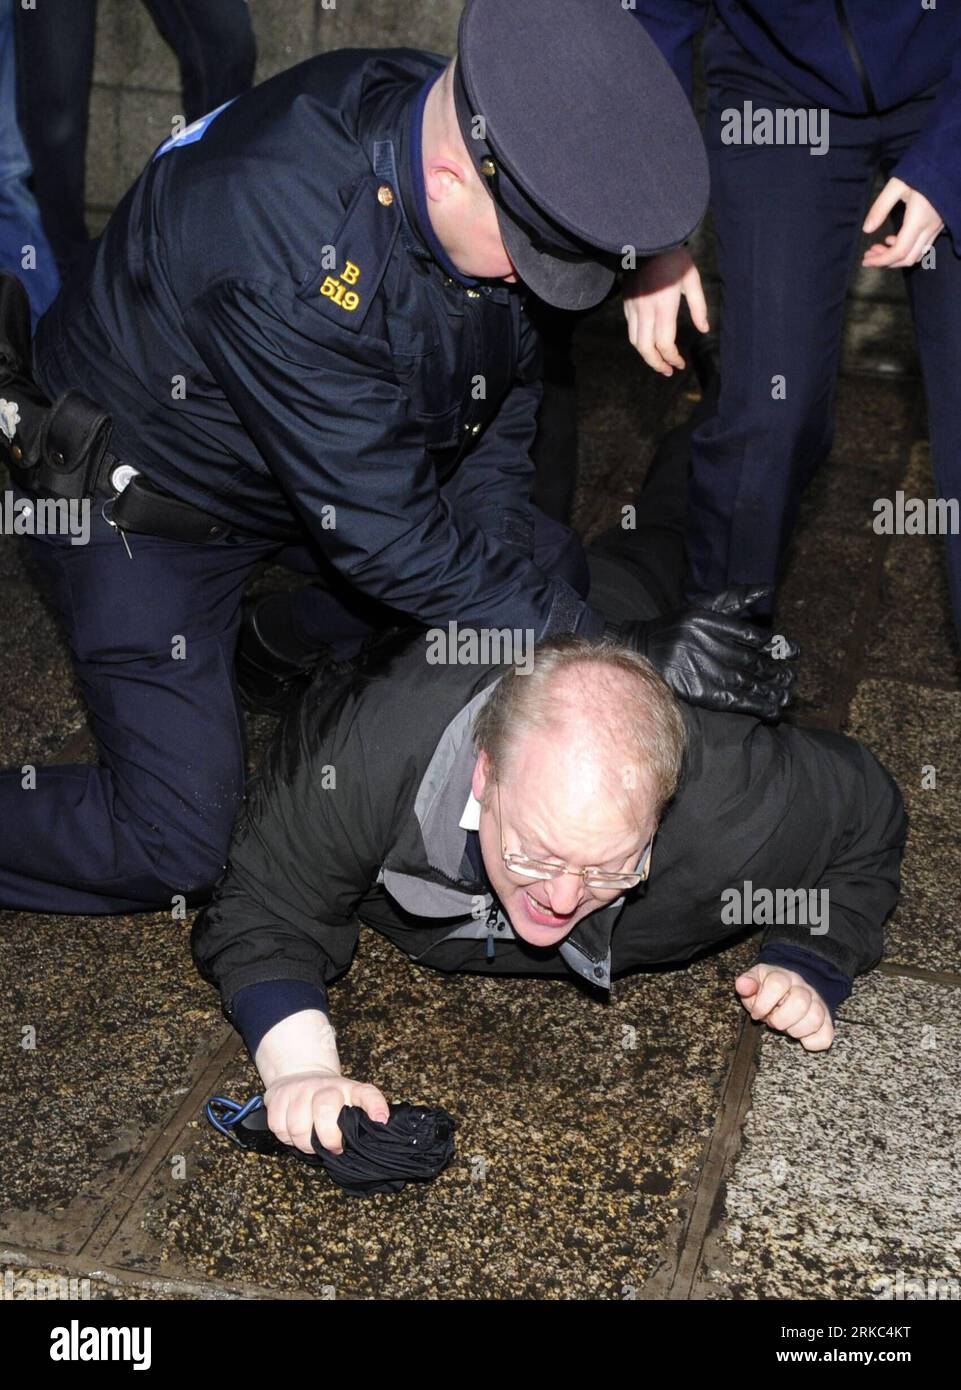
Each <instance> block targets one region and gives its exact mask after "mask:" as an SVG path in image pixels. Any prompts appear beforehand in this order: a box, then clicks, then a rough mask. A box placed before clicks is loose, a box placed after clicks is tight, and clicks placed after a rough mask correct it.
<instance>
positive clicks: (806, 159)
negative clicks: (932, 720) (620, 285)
mask: <svg viewBox="0 0 961 1390" xmlns="http://www.w3.org/2000/svg"><path fill="white" fill-rule="evenodd" d="M705 65H706V71H707V76H708V82H709V86H710V101H709V109H708V116H707V122H706V139H707V143H708V149H709V152H710V158H711V182H712V207H713V212H714V220H715V225H716V230H717V253H718V267H719V271H720V275H721V280H722V283H723V294H724V301H723V315H722V321H721V394H720V400H719V404H718V410H717V414H716V415H715V416H714V418H713V419H711V420H709V421H707V422H706V423H705V424H704V425H703V426H702V427H701V429H700V430H699V431H698V432H697V433H696V434H695V436H694V441H693V452H692V474H691V516H690V525H689V530H688V535H687V543H688V555H689V566H690V572H689V575H688V579H687V585H686V589H687V592H688V593H689V594H694V593H704V592H707V593H713V592H716V591H718V590H720V589H723V588H725V587H726V586H727V585H729V584H741V583H743V584H758V583H760V584H771V583H774V582H775V581H776V580H777V578H778V575H779V571H780V568H781V565H782V561H783V557H784V553H785V549H786V546H787V543H788V539H789V537H790V534H791V530H792V527H793V525H794V522H795V519H796V514H797V508H798V503H799V499H800V496H801V493H802V490H803V489H804V487H805V485H806V483H807V482H808V481H809V480H810V478H811V476H812V474H813V472H814V471H815V469H816V468H817V467H818V465H819V464H820V463H821V462H822V460H823V459H824V458H825V457H826V455H827V454H828V452H829V450H830V447H831V442H832V428H833V425H832V413H833V405H834V394H835V385H836V380H837V374H838V359H839V354H840V343H841V330H842V324H843V319H844V311H845V294H846V290H847V286H848V281H849V277H850V275H851V272H852V269H853V267H854V265H855V263H856V261H857V260H858V259H859V257H860V253H861V248H862V245H866V244H867V243H866V242H864V241H863V238H862V234H861V224H862V222H863V220H864V216H865V213H866V211H867V208H868V206H869V205H870V201H871V198H872V194H873V188H874V182H875V178H876V175H877V174H878V172H879V171H880V173H881V174H882V175H883V176H884V177H887V176H888V175H889V174H890V173H891V170H892V168H893V166H894V165H895V163H896V162H897V160H898V158H899V157H900V156H901V155H902V154H903V153H904V151H905V150H907V149H908V148H909V146H910V145H911V144H912V142H913V141H914V139H915V137H916V136H917V134H918V131H919V130H920V128H921V125H922V123H923V122H924V120H925V118H926V117H927V115H928V113H929V112H930V110H931V104H932V102H933V100H934V97H935V93H934V92H928V93H925V94H923V95H919V96H918V98H917V99H916V100H913V101H909V102H907V103H905V104H904V105H903V106H900V107H898V108H896V109H894V110H892V111H888V112H886V113H885V114H883V115H880V116H863V117H846V116H841V115H836V114H835V113H833V112H832V113H831V116H830V125H829V149H828V152H827V153H825V154H820V155H818V154H811V153H810V151H809V148H808V147H807V146H803V145H795V146H790V145H758V144H727V145H726V144H723V143H722V141H721V128H722V124H721V122H722V113H723V112H724V111H725V110H729V109H736V110H738V111H743V108H744V103H745V102H746V101H752V102H753V105H754V108H755V110H757V109H758V108H760V107H764V108H766V109H769V110H771V111H776V110H778V109H779V108H806V107H807V106H808V103H807V102H805V101H804V99H803V98H802V97H800V96H799V95H798V94H797V93H795V92H793V91H792V90H791V89H790V88H788V87H787V86H786V85H785V84H783V83H782V82H780V81H779V80H778V79H775V78H773V77H771V76H770V75H769V74H767V73H766V72H765V71H764V69H763V68H762V67H761V66H760V65H759V64H757V63H756V62H755V61H754V59H752V58H750V57H749V56H748V55H747V54H746V53H745V52H744V51H743V50H741V49H740V47H739V46H738V45H737V43H736V41H734V40H733V39H732V38H731V37H730V35H729V34H728V32H727V30H726V29H724V26H723V25H719V24H716V25H715V26H714V27H713V28H712V29H711V31H710V33H709V36H708V39H707V42H706V44H705ZM880 239H881V233H879V234H878V236H877V237H875V238H873V240H880ZM935 250H936V261H937V263H936V268H933V269H924V268H922V267H921V266H920V265H918V266H914V267H912V268H911V269H910V270H908V271H905V272H904V278H905V282H906V285H907V290H908V295H909V298H910V303H911V311H912V314H913V319H914V326H915V331H916V335H917V343H918V351H919V353H920V357H921V367H922V371H923V374H924V384H925V390H926V394H927V401H928V415H929V426H930V435H931V448H932V458H933V463H934V473H935V480H936V484H937V488H938V492H939V494H940V495H941V496H942V497H959V496H961V393H959V391H958V382H959V380H961V259H959V257H958V256H957V255H956V254H955V252H954V249H953V247H952V244H951V241H950V239H949V237H948V236H947V235H946V234H944V233H942V235H941V236H939V237H938V238H937V241H936V244H935ZM878 273H879V274H890V273H891V272H890V271H883V272H878ZM775 377H779V378H783V381H784V391H785V392H786V396H785V398H784V399H778V398H777V393H776V391H775V382H774V380H773V378H775ZM867 519H868V518H865V520H866V521H867ZM948 561H949V568H950V582H951V599H952V604H953V608H954V614H955V621H956V623H957V624H958V628H959V632H961V538H959V537H957V536H953V537H950V538H949V540H948Z"/></svg>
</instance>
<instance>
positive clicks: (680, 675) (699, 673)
mask: <svg viewBox="0 0 961 1390" xmlns="http://www.w3.org/2000/svg"><path fill="white" fill-rule="evenodd" d="M770 593H771V590H770V589H769V588H764V587H760V588H749V587H748V586H746V585H740V586H738V587H737V588H733V589H725V591H724V592H723V593H721V594H717V595H715V596H714V597H713V598H710V599H705V600H704V602H703V605H699V606H697V607H694V606H692V607H689V608H683V609H679V610H678V611H677V612H675V613H667V614H665V615H664V616H663V617H660V618H651V619H649V620H647V621H643V622H627V623H624V624H623V625H622V626H621V627H620V628H619V629H616V630H615V635H616V636H617V637H618V638H619V639H620V640H621V641H622V642H625V643H626V644H627V645H628V646H630V647H633V648H634V650H635V651H636V652H640V654H641V655H642V656H646V657H647V659H648V661H650V663H651V664H652V666H654V667H655V668H656V669H657V670H658V671H659V672H660V674H661V675H662V676H663V677H664V679H665V681H667V684H668V685H669V686H670V687H671V689H672V690H673V691H674V693H675V695H679V696H680V697H681V699H683V700H687V701H688V702H689V703H690V704H692V705H703V706H704V708H705V709H713V710H722V711H725V712H728V713H733V714H750V715H753V716H754V717H755V718H756V719H768V720H776V719H777V718H778V717H779V716H780V712H781V710H782V709H783V708H784V706H785V705H787V704H789V703H790V700H791V695H792V692H793V688H794V682H795V680H796V678H797V672H796V670H795V668H794V666H793V665H792V664H791V663H792V662H793V661H795V660H796V659H797V657H798V656H799V655H800V648H799V647H798V645H797V643H795V642H789V641H787V639H786V638H784V637H772V636H771V635H770V633H768V632H766V631H764V629H762V628H760V627H756V626H755V625H753V624H752V623H750V622H749V621H748V620H747V618H745V617H744V616H743V615H744V614H745V613H746V612H747V611H748V610H749V609H750V608H751V606H752V604H755V603H757V602H759V600H761V599H763V598H767V597H768V596H769V595H770Z"/></svg>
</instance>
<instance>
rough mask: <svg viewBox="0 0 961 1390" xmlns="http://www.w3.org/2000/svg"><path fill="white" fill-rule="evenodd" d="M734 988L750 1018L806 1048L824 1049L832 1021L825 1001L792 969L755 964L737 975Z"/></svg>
mask: <svg viewBox="0 0 961 1390" xmlns="http://www.w3.org/2000/svg"><path fill="white" fill-rule="evenodd" d="M734 988H735V989H736V990H737V992H738V994H739V995H740V996H741V1003H742V1004H743V1005H744V1007H745V1008H746V1009H747V1011H748V1013H749V1014H750V1015H751V1017H752V1018H753V1019H756V1020H757V1021H758V1022H759V1023H760V1022H763V1023H766V1024H767V1026H768V1027H769V1028H774V1029H775V1030H776V1031H777V1032H778V1033H787V1034H788V1036H789V1037H792V1038H798V1039H799V1040H800V1043H801V1046H802V1047H803V1048H806V1049H807V1051H808V1052H824V1051H826V1050H827V1049H828V1048H829V1047H830V1046H831V1044H832V1043H833V1041H834V1024H833V1023H832V1022H831V1015H830V1013H829V1011H828V1006H827V1004H825V1002H824V1000H823V999H822V998H821V996H820V994H818V992H817V990H816V989H812V988H811V986H810V985H809V984H808V983H807V982H806V981H805V980H804V979H802V977H801V976H800V975H799V974H798V973H797V972H796V971H794V970H785V969H784V967H783V966H780V965H755V966H754V967H753V969H751V970H748V971H747V973H746V974H744V975H738V977H737V979H736V980H735V981H734Z"/></svg>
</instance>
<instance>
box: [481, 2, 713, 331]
mask: <svg viewBox="0 0 961 1390" xmlns="http://www.w3.org/2000/svg"><path fill="white" fill-rule="evenodd" d="M454 96H455V102H456V106H457V116H458V122H459V125H460V129H461V133H462V135H463V137H464V140H465V143H466V145H467V148H468V150H469V151H470V153H471V157H472V158H473V160H474V163H475V165H476V167H477V170H478V172H479V173H480V175H481V178H482V179H483V181H484V183H485V186H486V187H487V188H488V190H489V192H490V194H491V196H492V197H493V199H494V202H495V204H496V206H497V216H498V220H499V222H500V230H501V236H502V239H503V241H504V245H505V247H506V249H507V252H508V254H509V255H510V258H511V260H512V261H513V263H514V265H515V267H516V269H517V273H518V275H519V276H520V278H521V279H522V280H523V281H524V282H525V283H526V284H527V285H528V286H529V287H530V288H531V289H532V290H533V291H534V292H535V293H536V294H538V295H539V296H540V297H541V298H542V299H544V300H546V301H547V303H549V304H553V305H556V306H557V307H559V308H562V309H586V308H590V307H591V306H592V305H594V304H598V303H600V301H601V300H602V299H603V298H604V297H605V296H606V295H607V293H608V292H609V290H610V288H611V286H612V284H613V283H614V277H615V274H616V272H617V270H619V269H620V268H622V264H623V256H624V254H625V249H626V248H631V249H633V250H634V251H635V252H636V253H637V255H638V256H639V257H641V256H650V255H654V254H655V253H657V252H659V251H666V250H668V249H670V248H671V247H674V246H679V245H680V244H681V243H682V242H684V241H685V240H686V239H687V238H688V237H689V236H690V235H691V233H692V232H693V231H694V229H695V228H696V227H697V225H698V223H699V222H700V220H701V218H702V217H703V216H704V212H705V210H706V207H707V200H708V191H709V179H708V167H707V155H706V153H705V149H704V144H703V141H702V139H701V133H700V130H699V129H698V125H697V122H696V120H695V118H694V113H693V112H692V110H691V107H690V105H689V103H688V100H687V98H686V96H685V95H684V92H683V90H682V88H681V86H680V84H679V83H678V81H677V79H676V78H675V76H674V74H673V73H672V72H671V69H670V67H669V66H668V64H667V62H666V61H665V60H664V58H663V57H662V56H661V53H660V51H659V49H658V48H657V46H656V45H655V43H654V42H653V40H652V39H651V38H650V37H649V36H648V34H647V32H646V31H645V29H644V28H643V27H642V25H641V24H640V22H639V21H638V19H637V17H636V16H635V15H634V14H633V13H632V12H631V10H630V9H625V8H624V6H623V5H622V4H621V3H620V0H468V3H467V6H466V8H465V10H464V13H463V15H462V17H461V22H460V35H459V39H458V58H457V68H456V74H455V82H454ZM478 116H480V117H482V118H483V119H482V120H481V121H478V120H477V117H478Z"/></svg>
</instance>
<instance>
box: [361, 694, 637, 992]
mask: <svg viewBox="0 0 961 1390" xmlns="http://www.w3.org/2000/svg"><path fill="white" fill-rule="evenodd" d="M498 679H499V678H498ZM496 684H497V681H496V680H494V681H492V682H491V683H490V684H489V685H487V686H485V688H484V689H483V690H480V691H478V693H477V694H476V695H475V696H474V697H473V699H472V700H471V701H470V702H469V703H468V704H466V705H465V706H464V707H463V708H462V709H461V710H460V711H459V712H458V713H457V714H456V715H455V716H454V718H453V719H452V720H451V722H450V723H449V724H448V726H447V728H446V729H445V730H444V733H443V734H442V735H441V738H440V741H439V742H438V744H437V747H436V748H435V749H434V753H433V756H432V758H431V760H430V763H429V764H428V766H427V770H426V772H425V773H424V776H423V778H422V779H421V782H420V786H419V787H418V789H417V794H416V796H415V798H414V806H413V816H414V820H415V821H416V823H417V826H418V828H419V831H420V837H421V840H422V842H423V846H424V850H425V851H426V857H427V858H426V862H427V867H428V870H429V872H430V873H431V874H432V877H431V878H427V877H425V876H424V875H423V872H421V873H418V872H417V871H416V869H413V870H411V869H408V868H406V867H402V866H401V864H400V863H396V864H395V865H394V866H392V867H389V868H388V867H387V865H385V866H384V868H383V869H382V870H381V881H382V882H383V885H384V887H385V888H386V889H387V891H388V892H389V893H390V894H391V896H392V897H394V898H396V899H397V901H398V902H399V903H400V904H401V906H402V907H404V908H406V909H407V911H408V912H413V913H414V914H415V915H417V916H422V917H454V916H462V915H470V916H471V921H470V922H468V923H467V924H466V925H464V926H461V927H457V928H455V929H454V930H453V931H451V932H449V933H448V936H447V937H445V938H444V939H445V940H446V939H448V938H454V937H471V938H476V939H483V938H484V937H486V936H491V935H493V934H494V933H495V932H496V933H497V936H498V937H500V938H501V939H503V938H505V937H512V936H513V935H514V932H513V929H512V928H511V926H510V923H509V922H508V921H507V919H506V917H505V916H504V914H503V913H501V912H500V910H499V909H497V912H496V917H495V915H494V906H495V905H494V901H493V899H492V897H491V895H490V894H489V893H486V892H485V893H484V894H483V895H479V894H478V893H477V891H476V888H477V885H476V884H474V882H473V879H474V874H473V871H472V869H471V866H470V860H469V858H468V855H467V833H468V832H467V831H466V830H465V829H463V828H462V826H461V825H460V821H461V818H462V816H463V813H464V807H465V805H466V804H467V799H468V797H469V795H470V790H471V780H472V777H473V772H474V762H475V754H474V744H473V737H472V731H473V725H474V719H475V717H476V716H477V714H478V712H479V711H480V709H481V708H482V707H483V705H484V704H486V702H487V700H489V699H490V696H491V694H492V693H493V690H494V687H495V686H496ZM440 877H442V878H443V879H444V880H446V882H445V883H443V884H441V883H439V882H438V881H437V879H438V878H440ZM481 896H482V897H483V901H484V906H485V913H484V914H483V916H481V915H479V914H478V913H477V906H478V898H479V897H481ZM623 906H624V898H623V897H620V898H618V899H616V901H614V902H613V903H611V904H610V905H609V906H607V907H605V908H602V909H600V910H599V911H598V912H593V913H591V915H590V916H589V917H585V918H584V919H583V920H582V921H580V922H578V924H577V926H576V927H575V928H574V930H573V931H572V932H571V933H570V934H569V935H568V936H567V937H566V938H565V940H564V941H563V942H561V944H560V946H559V947H558V951H559V953H560V955H561V956H562V958H563V959H564V961H565V963H566V964H567V965H568V967H569V968H570V969H571V970H572V971H573V972H574V973H575V974H577V975H580V976H581V977H582V978H583V979H586V980H588V981H589V982H590V983H591V984H593V985H596V986H600V987H601V988H603V989H610V987H611V934H612V932H613V930H614V925H615V923H616V921H617V919H618V917H619V916H620V913H621V909H622V907H623ZM485 919H486V920H485Z"/></svg>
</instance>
